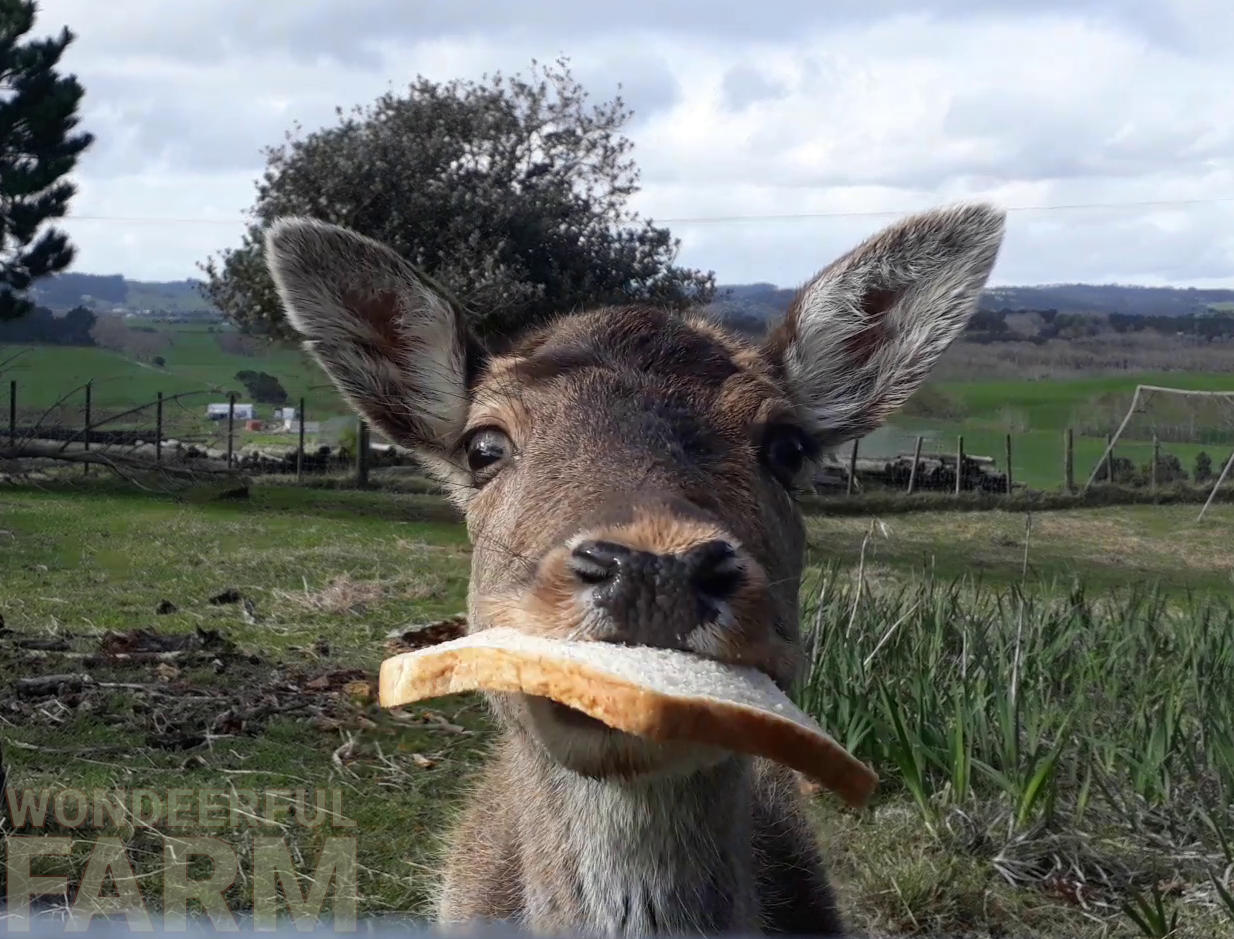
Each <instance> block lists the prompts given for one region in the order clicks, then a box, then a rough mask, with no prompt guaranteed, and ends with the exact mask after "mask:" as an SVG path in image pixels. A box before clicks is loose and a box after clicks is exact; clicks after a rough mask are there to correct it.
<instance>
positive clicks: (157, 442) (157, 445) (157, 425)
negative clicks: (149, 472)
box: [154, 391, 163, 463]
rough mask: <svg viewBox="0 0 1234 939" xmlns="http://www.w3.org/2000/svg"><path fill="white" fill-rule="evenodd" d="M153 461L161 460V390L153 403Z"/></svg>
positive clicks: (158, 461) (159, 461) (160, 461)
mask: <svg viewBox="0 0 1234 939" xmlns="http://www.w3.org/2000/svg"><path fill="white" fill-rule="evenodd" d="M154 462H155V463H162V462H163V392H161V391H160V392H159V396H158V401H157V402H156V404H155V405H154Z"/></svg>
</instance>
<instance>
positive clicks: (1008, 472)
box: [1007, 434, 1011, 495]
mask: <svg viewBox="0 0 1234 939" xmlns="http://www.w3.org/2000/svg"><path fill="white" fill-rule="evenodd" d="M1007 495H1011V434H1008V435H1007Z"/></svg>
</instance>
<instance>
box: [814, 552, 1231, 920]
mask: <svg viewBox="0 0 1234 939" xmlns="http://www.w3.org/2000/svg"><path fill="white" fill-rule="evenodd" d="M812 575H813V580H812V582H809V581H808V582H807V584H806V591H805V593H806V595H807V596H808V597H809V599H807V601H806V602H805V606H804V609H803V617H802V622H803V631H804V635H805V642H806V649H807V652H808V655H809V660H808V665H807V670H806V673H805V675H804V676H803V679H802V681H801V682H800V683H799V685H798V687H797V688H796V690H795V694H796V698H797V701H798V703H799V704H800V705H801V706H802V707H803V709H805V710H806V711H807V712H809V713H810V714H812V715H813V716H814V717H816V718H817V719H818V720H819V721H820V722H821V723H822V724H823V726H824V727H826V728H827V729H828V731H829V732H831V733H832V734H833V735H834V736H835V737H836V739H837V740H839V741H840V742H841V743H842V744H843V745H844V746H845V747H847V748H848V749H849V750H850V751H851V752H852V753H854V754H855V755H856V756H857V757H859V758H860V759H862V760H865V761H867V762H868V763H870V764H871V765H872V766H874V767H875V769H877V770H878V772H879V774H880V776H881V777H882V784H881V788H880V791H881V795H880V797H879V798H880V800H881V801H883V802H895V801H897V800H898V801H900V802H903V801H904V800H905V799H907V800H908V801H909V802H911V804H913V805H914V806H916V809H917V810H918V812H919V813H920V817H921V819H922V823H923V825H924V827H925V828H926V829H927V830H928V832H929V833H930V835H931V836H933V837H935V838H938V839H940V840H941V841H943V842H945V843H946V844H947V845H948V846H949V847H953V848H955V849H956V850H962V851H966V852H968V853H970V854H976V855H977V856H979V857H982V858H984V859H987V860H988V861H989V863H990V864H992V865H993V867H994V869H995V870H996V871H997V872H998V874H999V875H1001V877H1002V878H1004V879H1005V880H1006V881H1007V882H1009V883H1011V884H1014V885H1021V886H1030V885H1035V886H1045V885H1048V884H1054V885H1056V884H1057V882H1058V881H1059V879H1060V878H1063V879H1065V880H1066V881H1067V882H1068V883H1069V884H1071V889H1074V890H1075V891H1076V893H1077V896H1079V897H1080V898H1081V899H1080V901H1079V902H1082V903H1092V904H1096V905H1098V906H1100V905H1103V904H1104V905H1105V906H1106V907H1107V909H1108V910H1110V911H1114V912H1117V911H1118V910H1119V909H1124V908H1130V909H1132V910H1133V911H1136V914H1137V915H1139V916H1141V917H1142V918H1143V917H1144V916H1145V915H1146V914H1145V909H1146V908H1142V907H1137V906H1135V905H1134V904H1135V902H1139V901H1138V900H1137V898H1140V893H1139V891H1141V890H1146V889H1149V888H1150V887H1151V889H1153V890H1156V889H1157V887H1158V885H1159V884H1160V883H1163V882H1166V883H1170V884H1173V885H1175V887H1176V889H1175V893H1176V894H1179V895H1181V896H1183V897H1184V898H1185V899H1187V900H1191V901H1194V902H1196V903H1202V904H1204V905H1205V906H1206V907H1207V908H1209V909H1210V910H1211V909H1220V908H1221V907H1222V905H1223V904H1224V902H1225V899H1226V897H1227V896H1228V886H1227V885H1228V883H1229V880H1230V877H1231V871H1232V870H1234V603H1232V602H1231V600H1230V599H1228V598H1224V597H1214V596H1211V595H1202V596H1201V595H1197V596H1190V597H1185V598H1182V599H1179V598H1177V597H1173V596H1170V597H1167V596H1166V595H1164V594H1162V593H1159V592H1156V591H1153V590H1149V589H1145V588H1141V587H1136V586H1129V587H1127V588H1125V589H1120V590H1114V591H1107V592H1103V593H1102V594H1100V595H1092V594H1090V592H1089V591H1088V590H1086V589H1085V587H1084V586H1083V585H1081V584H1070V585H1067V584H1056V585H1045V586H1033V587H1028V586H1024V587H1020V586H1012V587H995V586H988V585H984V584H982V583H980V582H977V581H974V580H971V579H968V578H963V579H959V580H955V581H949V582H942V581H940V580H938V579H935V578H934V577H932V576H929V575H926V574H922V575H919V576H914V577H909V578H907V579H900V580H896V581H894V582H890V583H886V582H879V583H874V584H871V583H868V582H866V581H864V580H863V579H862V575H861V573H860V572H858V573H857V575H856V576H854V574H853V573H852V572H851V571H845V570H841V569H838V568H835V567H826V568H822V569H819V570H815V571H812ZM877 811H878V807H877V805H876V807H875V814H876V815H877ZM1154 909H1155V908H1154Z"/></svg>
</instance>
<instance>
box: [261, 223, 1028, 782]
mask: <svg viewBox="0 0 1234 939" xmlns="http://www.w3.org/2000/svg"><path fill="white" fill-rule="evenodd" d="M1002 225H1003V221H1002V216H1001V214H999V213H996V212H994V211H992V210H990V209H987V208H985V207H980V206H974V207H964V208H958V209H952V210H947V211H941V212H935V213H931V214H927V215H923V216H918V217H915V218H910V219H908V220H906V221H904V222H902V223H901V224H899V225H897V226H894V227H892V228H889V229H887V230H885V231H884V232H882V233H881V234H879V235H877V236H875V237H874V238H872V239H870V240H869V241H867V242H865V243H864V244H862V245H860V246H859V247H858V248H856V249H855V250H854V251H852V252H850V253H849V254H847V255H845V256H843V257H841V258H840V259H839V260H837V261H835V262H834V263H832V264H831V265H830V266H829V267H827V268H826V269H824V270H823V271H822V273H820V274H819V275H818V276H816V277H815V278H814V279H813V280H812V281H811V282H810V283H809V284H808V285H807V286H806V287H804V288H803V289H802V290H801V291H800V292H799V294H798V296H797V298H796V300H795V302H794V303H793V305H792V307H791V308H790V310H789V312H788V314H787V316H786V317H785V320H784V322H783V323H782V324H780V326H779V327H778V328H777V330H776V331H775V332H774V333H773V334H772V335H771V337H770V338H769V339H768V340H767V341H766V342H765V343H764V344H763V345H762V346H759V347H754V346H751V345H748V344H746V343H745V342H743V341H741V340H738V339H735V338H733V337H731V336H729V335H727V334H725V333H724V332H723V331H721V330H719V329H718V328H716V327H714V326H712V325H710V324H708V323H707V322H706V321H704V320H702V319H696V318H690V317H684V318H682V317H675V316H672V315H669V314H666V313H663V312H659V311H656V310H653V309H648V308H637V307H621V308H607V309H601V310H596V311H592V312H589V313H585V314H579V315H575V316H568V317H564V318H561V319H559V320H558V321H556V322H555V323H552V324H550V325H549V326H547V327H544V328H542V329H540V330H538V331H536V332H535V333H533V334H532V335H530V336H527V337H525V338H523V339H522V340H521V341H520V342H519V343H517V344H516V345H515V346H514V347H513V348H512V349H511V351H510V352H509V353H507V354H504V355H500V356H488V355H485V354H484V353H483V351H482V350H481V348H480V346H479V344H478V343H476V342H475V341H474V340H473V339H472V338H471V336H470V335H469V334H468V331H467V329H466V327H465V325H464V322H463V320H462V318H461V316H460V314H459V313H458V312H456V311H455V310H453V309H452V308H451V307H450V306H449V305H448V304H447V303H446V302H445V301H444V300H443V299H441V298H440V297H439V296H437V295H436V294H435V293H433V292H432V291H431V290H430V289H429V288H427V287H426V286H425V285H424V284H423V283H422V282H421V281H420V280H419V279H418V278H417V277H416V275H415V273H414V272H413V271H412V270H411V269H410V268H409V267H408V266H407V265H406V263H405V262H403V261H402V260H401V259H400V258H399V257H398V256H397V255H395V254H394V253H393V252H391V251H390V250H388V249H386V248H385V247H383V246H381V245H379V244H377V243H375V242H372V241H370V240H368V239H366V238H363V237H362V236H359V235H357V234H355V233H352V232H349V231H346V230H343V229H340V228H336V227H333V226H328V225H324V224H322V223H319V222H314V221H309V220H305V219H290V220H285V221H282V222H280V223H278V224H277V225H275V226H274V228H273V229H272V230H271V232H270V233H269V235H268V236H267V243H266V246H267V255H268V261H269V264H270V268H271V271H272V274H273V276H274V279H275V283H276V285H277V287H278V290H279V293H280V296H281V298H282V300H283V303H284V305H285V307H286V310H287V314H288V317H289V320H290V321H291V323H292V324H293V325H294V326H295V328H296V329H297V330H298V331H299V332H300V333H301V334H302V335H303V336H304V340H305V345H306V347H307V348H308V349H309V350H310V351H311V352H312V353H313V354H314V355H315V356H316V358H317V359H318V361H320V362H321V364H322V365H323V367H324V368H325V370H326V372H327V373H328V374H329V375H330V376H331V378H332V379H333V380H334V382H335V383H336V384H337V385H338V387H339V388H340V390H341V391H342V393H343V394H344V395H345V396H346V397H347V398H348V399H349V400H350V401H351V402H352V404H353V405H354V406H355V407H356V408H357V409H358V410H359V411H360V412H361V413H363V414H364V415H365V416H366V417H367V418H368V419H369V420H370V421H372V423H373V424H374V425H375V426H377V427H379V428H380V429H382V430H383V431H384V432H385V433H386V434H387V435H388V436H389V437H390V438H391V439H392V440H394V441H395V442H398V443H401V444H403V445H405V446H408V447H410V448H412V449H413V450H414V451H415V452H416V453H417V455H418V456H419V458H420V459H421V460H422V462H423V463H424V464H425V466H426V467H427V468H428V469H429V471H430V472H432V473H433V474H434V475H436V476H437V477H438V478H439V479H440V480H441V481H442V482H443V483H444V484H445V485H446V487H447V488H448V490H449V492H450V494H451V497H452V498H453V500H454V501H455V502H456V504H457V505H458V506H459V507H460V508H461V510H462V511H463V513H464V515H465V517H466V521H467V526H468V530H469V532H470V536H471V540H472V543H473V546H474V553H473V560H472V572H471V583H470V591H469V629H472V630H476V629H484V628H488V627H491V626H496V625H503V626H510V627H514V628H516V629H520V630H523V631H526V632H534V633H538V634H541V635H552V636H560V637H568V638H575V639H586V640H592V641H597V642H617V643H633V644H642V645H655V646H663V647H670V648H679V649H684V650H689V651H692V652H694V653H697V654H699V655H703V656H708V657H712V658H715V659H719V660H721V661H725V662H730V663H735V664H744V665H750V666H753V667H756V668H759V669H761V670H763V671H764V672H766V673H767V674H768V675H769V676H771V677H772V678H773V679H774V680H775V681H776V682H777V683H778V684H780V685H781V686H782V687H787V685H788V684H789V683H790V682H791V681H792V679H793V678H794V676H795V674H796V672H797V669H798V667H799V664H800V662H799V656H800V644H799V631H798V598H797V593H798V588H799V585H800V577H801V565H802V556H803V549H804V531H803V524H802V519H801V515H800V512H799V510H798V507H797V503H796V499H795V496H796V493H797V492H799V491H800V490H801V489H802V488H804V487H805V486H807V485H808V481H809V478H810V475H811V472H812V464H813V462H814V461H815V460H816V458H817V457H818V455H819V454H820V453H821V452H823V451H824V450H825V449H827V448H831V447H835V446H837V445H840V444H842V443H844V442H846V441H848V440H851V439H852V438H854V437H856V436H860V435H862V434H864V433H867V432H869V431H870V430H872V429H874V428H875V427H877V426H878V425H880V424H881V423H882V422H883V421H884V420H885V419H886V417H887V415H888V414H890V413H891V412H892V411H894V410H895V409H896V408H897V407H899V405H900V404H902V403H903V402H904V401H905V400H906V399H907V398H908V397H909V395H911V394H912V392H913V391H915V390H916V388H917V387H919V385H920V384H921V382H922V381H923V380H924V379H925V377H926V375H927V374H928V372H929V369H930V367H931V366H932V365H933V364H934V362H935V361H936V360H937V358H938V356H939V355H940V354H941V353H942V352H943V350H944V349H945V348H946V347H947V346H948V345H949V344H950V342H951V341H952V340H953V339H954V338H955V336H956V335H958V333H959V332H960V331H961V330H962V329H963V326H964V324H965V322H966V321H967V319H968V317H969V315H970V314H971V312H972V310H973V309H974V308H975V306H976V299H977V296H978V294H979V292H980V289H981V287H982V285H983V284H984V283H985V280H986V278H987V277H988V275H989V272H990V269H991V268H992V266H993V263H994V260H995V257H996V255H997V251H998V246H999V243H1000V241H1001V238H1002ZM494 704H495V706H496V709H497V712H498V714H499V715H500V716H501V717H502V719H503V720H505V721H506V722H507V723H508V724H510V725H511V726H513V727H514V728H517V729H521V730H523V731H525V732H526V733H528V734H529V735H530V736H531V737H532V738H533V739H534V740H536V741H537V742H538V743H539V744H540V745H542V746H543V747H544V748H545V749H546V750H547V751H548V753H549V754H550V756H552V757H553V758H555V759H557V760H558V761H559V762H561V763H563V764H564V765H566V766H568V767H570V768H572V769H575V770H577V771H579V772H584V773H588V774H593V775H611V774H618V775H637V774H642V773H647V772H652V771H666V770H667V771H672V770H677V771H681V770H684V769H687V768H691V767H697V766H699V765H700V764H703V763H705V762H708V761H710V760H714V759H717V758H719V756H718V754H715V753H710V752H706V751H703V750H701V749H699V748H693V747H663V746H654V745H651V744H647V743H645V742H642V741H639V740H636V739H634V738H631V737H628V736H626V735H622V734H617V733H615V732H611V731H608V730H607V729H605V728H603V727H602V725H599V724H597V723H596V722H593V721H591V720H590V719H588V718H586V717H584V716H582V715H580V714H578V713H576V712H573V711H569V710H568V709H564V708H561V707H559V706H556V705H554V704H552V703H551V702H549V701H547V700H545V699H540V698H533V697H527V696H519V695H512V696H494Z"/></svg>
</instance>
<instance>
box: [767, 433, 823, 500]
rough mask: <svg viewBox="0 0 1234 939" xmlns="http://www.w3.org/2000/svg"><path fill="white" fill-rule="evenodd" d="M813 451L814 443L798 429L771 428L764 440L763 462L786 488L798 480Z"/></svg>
mask: <svg viewBox="0 0 1234 939" xmlns="http://www.w3.org/2000/svg"><path fill="white" fill-rule="evenodd" d="M813 451H814V448H813V441H812V440H811V439H810V437H808V436H807V435H806V433H805V432H804V431H802V430H801V429H799V428H797V427H791V426H786V425H785V426H776V427H770V428H768V429H767V432H766V434H765V436H764V438H763V452H762V459H763V462H764V463H765V464H766V466H767V468H768V469H769V470H771V472H772V473H773V474H774V475H775V477H776V478H777V479H778V480H780V482H782V483H783V484H784V485H786V486H787V485H790V484H791V483H792V482H793V480H794V479H796V477H797V474H798V473H800V472H801V468H802V467H803V466H805V463H806V461H807V460H808V459H810V458H811V457H812V456H813Z"/></svg>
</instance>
